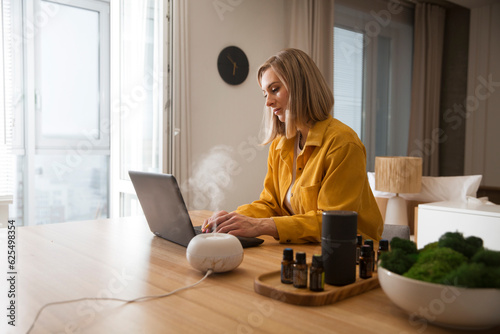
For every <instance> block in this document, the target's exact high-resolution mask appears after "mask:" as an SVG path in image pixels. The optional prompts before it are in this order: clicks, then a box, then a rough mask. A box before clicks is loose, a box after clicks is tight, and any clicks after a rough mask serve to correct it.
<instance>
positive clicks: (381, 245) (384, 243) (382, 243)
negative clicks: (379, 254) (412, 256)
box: [378, 239, 389, 251]
mask: <svg viewBox="0 0 500 334" xmlns="http://www.w3.org/2000/svg"><path fill="white" fill-rule="evenodd" d="M378 249H380V250H383V251H386V250H389V240H386V239H382V240H380V241H379V242H378Z"/></svg>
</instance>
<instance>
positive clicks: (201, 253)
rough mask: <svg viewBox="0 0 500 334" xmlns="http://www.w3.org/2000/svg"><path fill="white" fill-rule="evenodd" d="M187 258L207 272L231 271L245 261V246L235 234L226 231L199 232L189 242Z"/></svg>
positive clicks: (191, 263) (200, 269)
mask: <svg viewBox="0 0 500 334" xmlns="http://www.w3.org/2000/svg"><path fill="white" fill-rule="evenodd" d="M186 258H187V260H188V262H189V264H190V265H191V266H192V267H193V268H195V269H197V270H199V271H201V272H203V273H206V272H207V271H208V270H209V269H212V270H213V271H214V272H216V273H222V272H226V271H231V270H233V269H235V268H237V267H238V266H239V265H240V264H241V262H242V261H243V247H242V246H241V242H240V241H239V240H238V238H236V237H235V236H233V235H230V234H226V233H203V234H198V235H197V236H195V237H194V238H193V239H191V241H190V242H189V244H188V247H187V250H186Z"/></svg>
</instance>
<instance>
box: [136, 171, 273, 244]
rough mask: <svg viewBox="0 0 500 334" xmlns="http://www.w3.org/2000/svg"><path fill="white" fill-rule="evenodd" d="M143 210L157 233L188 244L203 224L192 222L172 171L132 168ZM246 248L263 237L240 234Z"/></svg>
mask: <svg viewBox="0 0 500 334" xmlns="http://www.w3.org/2000/svg"><path fill="white" fill-rule="evenodd" d="M128 174H129V175H130V180H131V181H132V184H133V185H134V189H135V192H136V194H137V197H138V198H139V203H140V204H141V207H142V211H143V212H144V215H145V216H146V220H147V222H148V225H149V229H150V230H151V232H153V234H155V235H156V236H158V237H161V238H163V239H166V240H168V241H171V242H174V243H176V244H179V245H182V246H184V247H187V246H188V244H189V241H191V239H192V238H193V237H195V236H196V234H200V233H202V232H201V226H194V227H193V224H192V223H191V218H190V217H189V213H188V210H187V208H186V204H185V203H184V199H183V198H182V194H181V191H180V189H179V186H178V184H177V180H176V179H175V177H174V176H173V175H171V174H159V173H146V172H137V171H129V172H128ZM237 238H238V239H239V240H240V242H241V245H242V246H243V247H244V248H247V247H254V246H258V245H260V244H261V243H263V242H264V240H263V239H260V238H247V237H237Z"/></svg>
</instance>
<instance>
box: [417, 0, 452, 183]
mask: <svg viewBox="0 0 500 334" xmlns="http://www.w3.org/2000/svg"><path fill="white" fill-rule="evenodd" d="M444 23H445V10H444V9H443V8H441V7H439V6H435V5H430V4H425V3H418V4H417V5H416V7H415V28H414V29H415V30H414V31H415V35H414V47H413V49H414V54H413V75H412V94H411V115H410V131H409V136H408V155H409V156H420V157H422V159H423V166H422V173H423V175H428V176H437V175H438V173H439V141H440V136H441V133H440V131H441V130H440V128H439V98H440V91H441V89H440V87H441V61H442V56H443V36H444Z"/></svg>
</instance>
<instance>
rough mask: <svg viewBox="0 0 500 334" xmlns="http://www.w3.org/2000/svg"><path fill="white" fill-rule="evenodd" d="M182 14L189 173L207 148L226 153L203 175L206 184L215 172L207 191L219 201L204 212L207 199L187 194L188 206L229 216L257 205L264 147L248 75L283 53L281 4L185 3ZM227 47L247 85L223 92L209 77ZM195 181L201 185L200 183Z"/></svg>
mask: <svg viewBox="0 0 500 334" xmlns="http://www.w3.org/2000/svg"><path fill="white" fill-rule="evenodd" d="M216 7H218V8H219V12H218V11H217V10H216ZM221 8H222V9H221ZM223 9H226V11H224V12H223ZM188 13H189V23H188V31H189V35H188V39H189V53H190V59H189V70H190V80H189V89H190V91H189V93H190V103H191V134H192V137H191V140H192V142H191V150H192V154H191V157H190V161H191V163H192V166H193V170H194V168H196V166H199V164H200V162H201V161H203V158H204V157H205V155H206V154H208V152H209V151H210V150H211V149H212V148H214V147H216V146H218V145H226V149H224V150H222V152H223V153H225V155H223V156H219V157H221V158H222V159H220V158H217V159H216V160H215V162H214V163H215V165H217V164H222V165H221V166H210V167H209V168H208V169H209V170H210V171H211V175H212V176H213V175H214V173H215V174H217V171H221V173H222V174H223V175H222V174H221V175H219V176H217V177H216V179H215V185H217V186H219V188H220V189H219V190H222V191H223V194H224V198H223V199H221V201H220V202H219V204H217V203H212V204H215V205H216V206H217V207H211V206H210V205H208V203H207V202H208V198H207V196H209V195H210V194H202V195H200V194H198V196H197V197H196V196H193V194H191V196H190V203H189V204H188V206H189V208H190V209H203V208H206V209H212V210H215V209H224V210H228V211H229V210H234V209H236V207H237V206H239V205H241V204H245V203H249V202H251V201H253V200H256V199H258V196H259V194H260V192H261V191H262V185H263V180H264V176H265V173H266V170H267V152H268V147H269V146H265V147H262V146H258V145H257V143H258V142H259V140H258V139H257V138H258V135H259V130H260V125H261V121H262V111H263V106H264V98H263V95H262V91H261V89H260V87H259V86H258V83H257V80H256V71H257V69H258V67H259V66H260V65H261V64H262V63H263V62H264V61H265V60H266V59H267V58H268V57H269V56H271V55H273V54H274V53H276V52H277V51H279V50H281V49H283V48H284V47H285V28H284V27H285V16H284V0H272V1H269V0H246V1H242V0H196V1H189V3H188ZM230 45H235V46H238V47H240V48H241V49H242V50H243V51H245V52H246V55H247V57H248V59H249V63H250V73H249V75H248V78H247V79H246V81H245V82H243V83H242V84H241V85H239V86H230V85H228V84H226V83H225V82H224V81H222V79H221V78H220V76H219V74H218V72H217V57H218V55H219V52H220V51H221V50H222V49H223V48H224V47H226V46H230ZM204 169H205V170H206V169H207V168H204ZM192 174H195V173H194V172H193V173H192ZM191 176H192V178H194V177H196V175H191ZM229 178H230V179H231V181H232V185H231V186H228V185H227V181H228V180H229ZM203 180H204V181H203V182H209V181H207V178H206V177H205V178H203ZM212 181H213V180H212ZM213 186H214V182H212V183H211V184H209V183H206V184H204V185H202V186H201V188H202V189H203V190H209V193H213V194H214V195H215V191H212V190H213V188H212V187H213ZM206 205H207V206H206Z"/></svg>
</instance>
